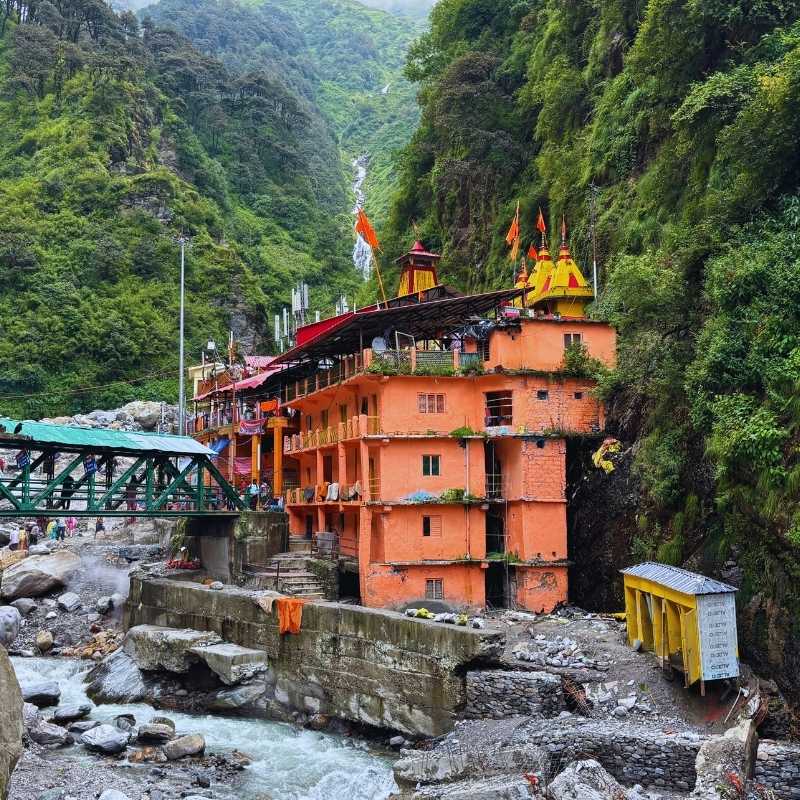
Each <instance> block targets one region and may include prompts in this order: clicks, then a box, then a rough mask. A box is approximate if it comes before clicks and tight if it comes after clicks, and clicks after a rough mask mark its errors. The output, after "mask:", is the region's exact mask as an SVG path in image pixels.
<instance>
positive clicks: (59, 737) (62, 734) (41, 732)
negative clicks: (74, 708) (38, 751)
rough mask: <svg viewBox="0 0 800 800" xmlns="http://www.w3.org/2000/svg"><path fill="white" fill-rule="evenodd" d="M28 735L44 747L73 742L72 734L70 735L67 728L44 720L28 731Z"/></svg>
mask: <svg viewBox="0 0 800 800" xmlns="http://www.w3.org/2000/svg"><path fill="white" fill-rule="evenodd" d="M28 736H30V737H31V739H32V740H33V741H34V742H36V744H41V745H43V746H44V747H63V746H64V745H65V744H72V736H70V734H69V731H68V730H67V729H66V728H62V727H61V726H60V725H53V724H52V723H50V722H44V721H43V720H42V721H40V722H39V724H38V725H36V727H34V728H31V729H30V730H29V731H28Z"/></svg>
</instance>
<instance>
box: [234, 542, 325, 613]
mask: <svg viewBox="0 0 800 800" xmlns="http://www.w3.org/2000/svg"><path fill="white" fill-rule="evenodd" d="M293 540H294V541H293ZM301 545H302V546H301ZM310 558H311V542H309V541H308V540H306V539H301V538H299V537H294V536H290V537H289V551H288V552H286V553H278V554H277V555H275V556H273V557H272V558H271V559H270V560H269V561H268V562H267V563H266V564H260V565H259V566H258V570H257V571H253V572H250V573H249V575H248V578H247V580H246V582H245V586H246V587H247V588H250V589H272V590H274V591H278V592H282V593H283V594H291V595H295V596H296V597H303V598H305V599H307V600H324V599H325V591H324V587H323V585H322V583H320V581H319V579H318V578H317V576H316V575H314V573H312V572H310V571H309V570H308V560H309V559H310Z"/></svg>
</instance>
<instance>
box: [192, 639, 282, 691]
mask: <svg viewBox="0 0 800 800" xmlns="http://www.w3.org/2000/svg"><path fill="white" fill-rule="evenodd" d="M189 652H190V653H193V654H194V655H196V656H197V658H198V659H200V660H201V661H205V663H206V664H208V667H209V669H210V670H211V671H212V672H214V673H215V674H216V675H218V676H219V678H220V680H221V681H222V682H223V683H226V684H228V686H233V685H234V684H237V683H241V682H242V681H245V680H248V679H249V678H252V677H253V676H254V675H257V674H258V673H260V672H264V671H265V670H266V669H267V654H266V653H265V652H264V651H263V650H252V649H251V648H249V647H240V646H239V645H238V644H231V643H230V642H220V643H219V644H210V645H208V646H204V645H200V646H198V647H191V648H189Z"/></svg>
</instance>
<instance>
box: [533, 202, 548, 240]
mask: <svg viewBox="0 0 800 800" xmlns="http://www.w3.org/2000/svg"><path fill="white" fill-rule="evenodd" d="M536 227H537V228H538V229H539V233H542V234H544V233H545V232H546V231H547V225H545V224H544V214H542V209H541V208H540V209H539V218H538V219H537V220H536Z"/></svg>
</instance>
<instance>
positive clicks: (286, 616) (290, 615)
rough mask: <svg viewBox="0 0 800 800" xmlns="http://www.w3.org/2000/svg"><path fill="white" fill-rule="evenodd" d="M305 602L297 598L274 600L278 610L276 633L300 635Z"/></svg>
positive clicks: (278, 598)
mask: <svg viewBox="0 0 800 800" xmlns="http://www.w3.org/2000/svg"><path fill="white" fill-rule="evenodd" d="M305 602H306V601H305V600H301V599H300V598H299V597H276V598H275V607H276V608H277V609H278V633H280V634H284V633H300V625H301V624H302V622H303V606H304V605H305Z"/></svg>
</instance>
